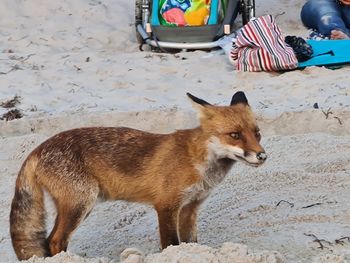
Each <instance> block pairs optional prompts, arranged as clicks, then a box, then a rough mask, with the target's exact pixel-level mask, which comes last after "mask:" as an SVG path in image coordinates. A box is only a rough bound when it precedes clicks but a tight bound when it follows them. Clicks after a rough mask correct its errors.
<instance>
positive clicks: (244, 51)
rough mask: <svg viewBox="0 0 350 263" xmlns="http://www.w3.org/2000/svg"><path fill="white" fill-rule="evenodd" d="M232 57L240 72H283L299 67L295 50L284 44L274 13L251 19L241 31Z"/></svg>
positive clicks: (235, 42) (232, 51) (234, 45)
mask: <svg viewBox="0 0 350 263" xmlns="http://www.w3.org/2000/svg"><path fill="white" fill-rule="evenodd" d="M230 56H231V59H232V60H233V61H234V62H235V63H236V69H237V70H239V71H283V70H291V69H295V68H297V67H298V60H297V58H296V56H295V54H294V51H293V49H292V48H291V47H290V46H289V45H288V44H287V43H285V41H284V38H283V36H282V33H281V30H280V28H279V27H278V25H277V24H276V21H275V18H274V17H273V16H272V15H265V16H260V17H258V18H255V19H252V20H250V21H249V22H248V23H247V24H246V25H245V26H244V27H243V28H242V29H241V30H240V31H239V32H238V34H237V38H236V40H235V41H234V43H233V46H232V49H231V53H230Z"/></svg>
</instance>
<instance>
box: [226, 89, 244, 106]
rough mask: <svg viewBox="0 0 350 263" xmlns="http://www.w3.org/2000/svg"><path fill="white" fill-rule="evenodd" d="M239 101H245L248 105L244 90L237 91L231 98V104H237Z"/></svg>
mask: <svg viewBox="0 0 350 263" xmlns="http://www.w3.org/2000/svg"><path fill="white" fill-rule="evenodd" d="M237 103H244V104H247V105H248V100H247V97H246V96H245V94H244V92H243V91H237V92H236V93H235V94H234V95H233V96H232V100H231V104H230V105H231V106H232V105H235V104H237Z"/></svg>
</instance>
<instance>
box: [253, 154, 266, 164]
mask: <svg viewBox="0 0 350 263" xmlns="http://www.w3.org/2000/svg"><path fill="white" fill-rule="evenodd" d="M256 159H258V160H259V161H260V162H265V161H266V159H267V154H266V153H265V152H258V153H257V154H256Z"/></svg>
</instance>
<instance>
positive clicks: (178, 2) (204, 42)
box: [135, 0, 255, 49]
mask: <svg viewBox="0 0 350 263" xmlns="http://www.w3.org/2000/svg"><path fill="white" fill-rule="evenodd" d="M238 14H241V16H242V24H243V25H245V24H246V23H247V22H248V21H249V20H250V19H251V18H252V17H254V16H255V0H135V26H136V36H137V41H138V42H139V44H140V45H141V46H142V44H144V43H146V44H148V45H150V46H152V47H154V48H158V49H212V48H215V47H218V46H219V41H218V39H220V38H221V37H223V36H224V35H229V34H231V33H233V31H234V26H233V23H234V21H235V19H236V18H237V16H238Z"/></svg>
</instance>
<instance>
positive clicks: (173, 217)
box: [156, 207, 180, 249]
mask: <svg viewBox="0 0 350 263" xmlns="http://www.w3.org/2000/svg"><path fill="white" fill-rule="evenodd" d="M156 210H157V213H158V222H159V233H160V243H161V246H162V249H164V248H166V247H167V246H170V245H179V244H180V242H179V238H178V235H177V224H178V214H179V208H178V207H156Z"/></svg>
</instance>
